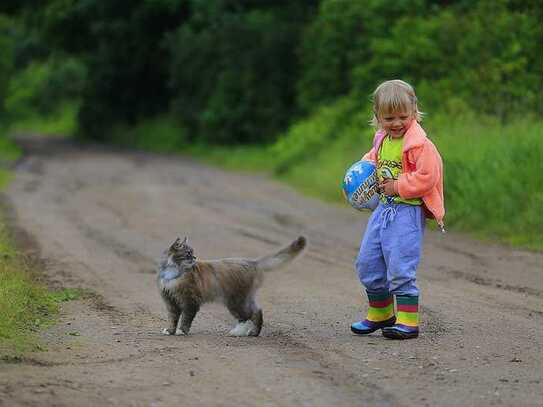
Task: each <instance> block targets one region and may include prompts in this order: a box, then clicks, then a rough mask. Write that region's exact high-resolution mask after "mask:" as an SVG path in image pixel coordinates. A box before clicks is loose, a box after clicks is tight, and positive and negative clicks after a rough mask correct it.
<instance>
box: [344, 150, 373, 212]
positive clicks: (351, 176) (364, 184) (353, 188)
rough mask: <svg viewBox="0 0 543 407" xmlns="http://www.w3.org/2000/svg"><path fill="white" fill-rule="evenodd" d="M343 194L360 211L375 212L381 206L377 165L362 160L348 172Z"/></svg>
mask: <svg viewBox="0 0 543 407" xmlns="http://www.w3.org/2000/svg"><path fill="white" fill-rule="evenodd" d="M343 193H344V195H345V197H346V198H347V201H349V203H350V204H351V206H352V207H353V208H355V209H358V210H363V209H369V210H372V211H373V210H374V209H375V208H377V205H379V193H378V192H377V177H376V172H375V164H374V163H373V162H371V161H366V160H360V161H358V162H356V163H354V164H353V165H351V167H350V168H349V169H348V170H347V172H346V173H345V178H343Z"/></svg>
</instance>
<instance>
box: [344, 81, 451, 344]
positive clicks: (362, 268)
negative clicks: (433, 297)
mask: <svg viewBox="0 0 543 407" xmlns="http://www.w3.org/2000/svg"><path fill="white" fill-rule="evenodd" d="M373 97H374V100H373V101H374V106H373V113H374V116H373V120H372V124H373V125H374V126H375V127H377V128H378V131H377V133H376V134H375V137H374V140H373V147H372V149H371V150H370V151H369V152H368V153H367V154H366V155H365V156H364V159H367V160H372V161H374V162H375V163H376V168H377V169H376V172H377V178H378V186H377V190H378V192H379V194H380V203H379V206H378V207H377V208H376V209H375V210H374V211H373V213H372V215H371V217H370V219H369V221H368V225H367V228H366V232H365V234H364V238H363V239H362V243H361V245H360V252H359V254H358V258H357V260H356V270H357V272H358V276H359V278H360V281H361V283H362V285H363V286H364V287H365V288H366V292H367V295H368V299H369V307H368V313H367V316H366V319H364V320H363V321H359V322H355V323H353V324H352V325H351V331H352V332H354V333H355V334H359V335H366V334H369V333H371V332H374V331H377V330H378V329H381V330H382V333H383V336H385V337H387V338H391V339H409V338H416V337H417V336H418V335H419V327H418V325H419V311H418V309H419V307H418V305H419V289H418V287H417V285H416V272H417V266H418V264H419V259H420V255H421V246H422V238H423V234H424V224H425V217H431V218H434V219H436V221H437V223H438V225H439V226H440V227H441V229H442V230H443V216H444V214H445V208H444V202H443V164H442V161H441V157H440V155H439V152H438V151H437V149H436V147H435V146H434V144H433V143H432V142H431V141H430V140H429V139H428V138H427V137H426V133H425V132H424V130H423V129H422V127H421V126H420V125H419V122H420V120H421V113H420V112H419V110H418V108H417V97H416V96H415V91H414V90H413V88H412V87H411V86H410V85H409V84H407V83H405V82H403V81H400V80H392V81H387V82H384V83H382V84H381V85H379V86H378V87H377V89H376V90H375V92H374V94H373ZM393 296H394V297H396V311H397V312H396V315H395V313H394V299H393Z"/></svg>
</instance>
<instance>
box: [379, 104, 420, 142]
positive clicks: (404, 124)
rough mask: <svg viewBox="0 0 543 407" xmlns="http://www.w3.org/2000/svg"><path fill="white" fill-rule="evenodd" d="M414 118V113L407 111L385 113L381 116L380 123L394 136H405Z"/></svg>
mask: <svg viewBox="0 0 543 407" xmlns="http://www.w3.org/2000/svg"><path fill="white" fill-rule="evenodd" d="M411 120H413V114H412V113H409V112H407V111H399V112H392V113H384V114H382V115H380V117H379V124H380V125H381V127H382V128H383V130H384V131H386V133H387V134H388V135H389V136H390V137H392V138H400V137H403V135H404V134H405V132H406V131H407V129H408V128H409V125H410V124H411Z"/></svg>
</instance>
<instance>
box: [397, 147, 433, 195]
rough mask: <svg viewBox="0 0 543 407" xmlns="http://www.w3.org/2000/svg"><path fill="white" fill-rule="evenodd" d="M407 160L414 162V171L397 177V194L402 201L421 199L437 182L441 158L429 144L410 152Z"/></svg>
mask: <svg viewBox="0 0 543 407" xmlns="http://www.w3.org/2000/svg"><path fill="white" fill-rule="evenodd" d="M408 154H410V156H408V159H409V160H410V161H411V160H412V161H413V162H414V166H415V171H412V172H404V173H402V174H400V176H399V177H398V184H397V185H398V193H399V194H400V197H401V198H403V199H411V198H421V197H423V196H425V195H427V194H428V193H429V192H430V191H431V190H432V188H434V187H435V185H436V184H437V183H438V182H439V179H440V176H441V175H440V174H441V171H442V164H441V157H440V156H439V153H438V152H437V149H436V148H435V146H434V145H433V144H432V143H431V142H426V143H424V144H423V145H422V146H420V147H417V148H415V149H413V150H411V151H410V152H409V153H408Z"/></svg>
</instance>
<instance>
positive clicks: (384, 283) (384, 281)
mask: <svg viewBox="0 0 543 407" xmlns="http://www.w3.org/2000/svg"><path fill="white" fill-rule="evenodd" d="M424 226H425V218H424V211H423V209H422V207H420V206H417V205H407V204H394V203H393V204H383V203H380V204H379V206H378V207H377V208H376V209H375V210H374V211H373V213H372V215H371V217H370V219H369V221H368V226H367V227H366V231H365V233H364V237H363V239H362V243H361V245H360V252H359V253H358V258H357V259H356V270H357V272H358V278H360V282H361V283H362V285H363V286H364V287H365V288H366V290H367V291H368V292H369V293H383V292H391V293H392V294H395V295H410V296H411V295H419V289H418V287H417V285H416V277H417V267H418V265H419V261H420V255H421V250H422V238H423V236H424Z"/></svg>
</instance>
